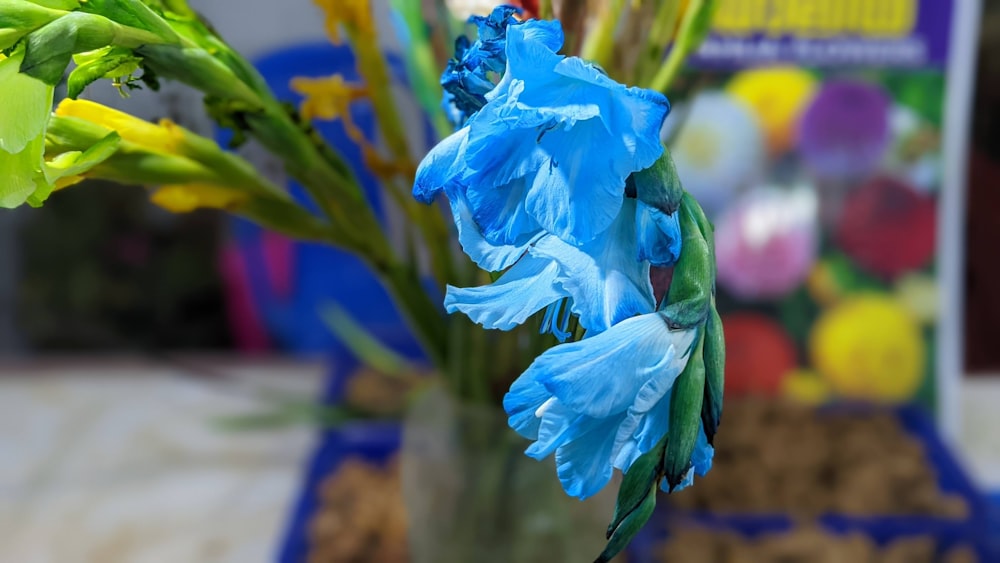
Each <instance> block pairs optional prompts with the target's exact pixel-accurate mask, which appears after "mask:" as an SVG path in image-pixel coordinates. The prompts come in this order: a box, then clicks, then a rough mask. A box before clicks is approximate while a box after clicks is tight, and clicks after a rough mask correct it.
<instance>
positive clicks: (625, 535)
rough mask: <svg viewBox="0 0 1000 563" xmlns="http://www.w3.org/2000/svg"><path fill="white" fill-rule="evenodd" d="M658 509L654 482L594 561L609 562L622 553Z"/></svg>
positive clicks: (598, 562) (597, 562) (599, 562)
mask: <svg viewBox="0 0 1000 563" xmlns="http://www.w3.org/2000/svg"><path fill="white" fill-rule="evenodd" d="M655 509H656V484H655V483H654V484H653V485H652V486H651V487H649V488H648V489H647V490H646V494H645V496H644V497H643V499H642V501H641V502H640V503H639V505H638V506H636V507H635V510H632V511H631V512H629V513H628V515H627V516H626V517H625V518H624V519H622V522H621V524H619V525H618V527H616V528H615V531H614V532H613V533H612V534H611V538H610V539H609V540H608V544H607V546H606V547H605V548H604V551H602V552H601V554H600V555H599V556H598V557H597V559H595V560H594V563H607V562H608V561H611V560H612V559H613V558H614V557H615V556H616V555H618V554H619V553H621V551H622V550H623V549H625V548H626V547H628V544H629V542H631V541H632V538H634V537H635V535H636V534H638V533H639V530H641V529H642V527H643V526H645V525H646V522H648V521H649V518H650V517H651V516H653V511H654V510H655Z"/></svg>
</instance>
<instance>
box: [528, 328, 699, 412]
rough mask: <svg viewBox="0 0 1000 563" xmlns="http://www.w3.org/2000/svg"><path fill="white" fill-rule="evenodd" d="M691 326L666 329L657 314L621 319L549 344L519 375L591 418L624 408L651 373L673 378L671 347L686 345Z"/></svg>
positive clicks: (632, 399)
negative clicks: (604, 327)
mask: <svg viewBox="0 0 1000 563" xmlns="http://www.w3.org/2000/svg"><path fill="white" fill-rule="evenodd" d="M693 340H694V331H693V330H684V331H681V330H678V331H674V330H670V329H669V328H668V327H667V324H666V321H664V319H663V318H662V317H661V316H660V315H658V314H656V313H653V314H647V315H641V316H638V317H633V318H631V319H628V320H625V321H622V322H621V323H620V324H618V325H615V326H614V327H612V328H611V329H610V330H608V331H607V332H603V333H601V334H598V335H597V336H594V337H592V338H587V339H584V340H581V341H578V342H571V343H569V344H560V345H558V346H555V347H554V348H550V349H549V350H547V351H546V352H545V353H543V354H542V355H541V356H539V357H538V358H536V359H535V361H534V362H533V363H532V364H531V366H529V367H528V369H527V370H526V371H525V374H524V375H523V376H522V377H529V378H535V379H537V381H538V382H540V383H541V384H542V385H544V386H545V388H546V389H548V390H549V392H550V393H552V395H553V396H555V397H556V398H557V399H559V402H560V403H562V404H564V405H566V406H567V407H568V408H570V409H572V410H574V411H576V412H578V413H580V414H585V415H587V416H590V417H594V418H606V417H608V416H611V415H613V414H619V413H624V412H625V411H626V410H627V409H628V408H629V407H630V406H632V405H633V404H634V403H635V400H636V396H637V395H638V394H639V391H640V390H641V389H642V388H643V386H644V385H646V383H648V382H649V381H650V380H651V379H652V378H654V377H657V378H668V379H670V378H676V377H677V375H678V374H679V373H680V370H678V369H676V363H675V362H672V361H671V360H672V359H673V357H674V355H672V354H670V349H671V348H672V347H674V348H678V349H681V350H687V349H689V348H690V346H691V342H692V341H693Z"/></svg>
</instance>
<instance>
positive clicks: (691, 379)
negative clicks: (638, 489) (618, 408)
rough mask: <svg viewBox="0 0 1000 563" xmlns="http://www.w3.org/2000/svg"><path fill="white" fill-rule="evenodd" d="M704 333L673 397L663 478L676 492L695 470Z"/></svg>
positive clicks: (672, 392) (699, 337) (702, 397)
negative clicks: (678, 486)
mask: <svg viewBox="0 0 1000 563" xmlns="http://www.w3.org/2000/svg"><path fill="white" fill-rule="evenodd" d="M704 342H705V334H704V331H703V330H702V331H699V334H698V342H697V344H695V348H694V350H693V351H692V352H691V355H690V357H689V358H688V363H687V366H685V367H684V371H682V372H681V374H680V376H678V377H677V380H676V381H674V387H673V389H672V390H671V394H670V426H669V427H668V430H667V450H666V453H665V454H664V456H663V474H664V477H665V478H666V479H667V485H668V486H669V490H668V492H671V491H673V490H674V488H675V487H677V485H679V484H680V483H681V481H683V480H684V475H685V474H686V473H687V471H688V468H690V467H691V455H692V454H693V453H694V446H695V442H696V441H697V439H698V428H699V427H700V426H701V407H702V404H703V403H704V400H705V360H704V357H703V354H704Z"/></svg>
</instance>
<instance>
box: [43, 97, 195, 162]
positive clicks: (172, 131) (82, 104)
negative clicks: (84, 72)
mask: <svg viewBox="0 0 1000 563" xmlns="http://www.w3.org/2000/svg"><path fill="white" fill-rule="evenodd" d="M55 113H56V115H58V116H61V117H76V118H78V119H83V120H86V121H89V122H91V123H95V124H97V125H100V126H102V127H106V128H108V129H111V130H113V131H117V132H118V134H119V135H121V138H122V139H123V140H125V141H129V142H131V143H135V144H137V145H140V146H142V147H144V148H147V149H150V150H155V151H159V152H163V153H168V154H175V153H177V148H178V146H179V145H180V143H181V141H182V140H183V132H182V131H181V130H180V128H179V127H177V126H176V125H175V124H174V123H173V122H171V121H170V120H166V119H165V120H163V121H161V122H160V124H159V125H156V124H153V123H150V122H148V121H145V120H143V119H139V118H138V117H135V116H134V115H129V114H127V113H125V112H122V111H118V110H116V109H112V108H109V107H107V106H104V105H101V104H98V103H95V102H91V101H88V100H71V99H68V98H67V99H65V100H63V101H62V102H60V103H59V107H57V108H56V112H55Z"/></svg>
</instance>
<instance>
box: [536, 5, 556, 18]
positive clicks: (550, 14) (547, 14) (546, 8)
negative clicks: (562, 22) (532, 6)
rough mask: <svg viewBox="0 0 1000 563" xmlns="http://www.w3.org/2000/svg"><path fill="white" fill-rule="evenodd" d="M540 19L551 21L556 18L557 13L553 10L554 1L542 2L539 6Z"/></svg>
mask: <svg viewBox="0 0 1000 563" xmlns="http://www.w3.org/2000/svg"><path fill="white" fill-rule="evenodd" d="M538 17H539V19H543V20H551V19H552V18H554V17H556V15H555V11H553V10H552V0H541V2H540V3H539V5H538Z"/></svg>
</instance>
